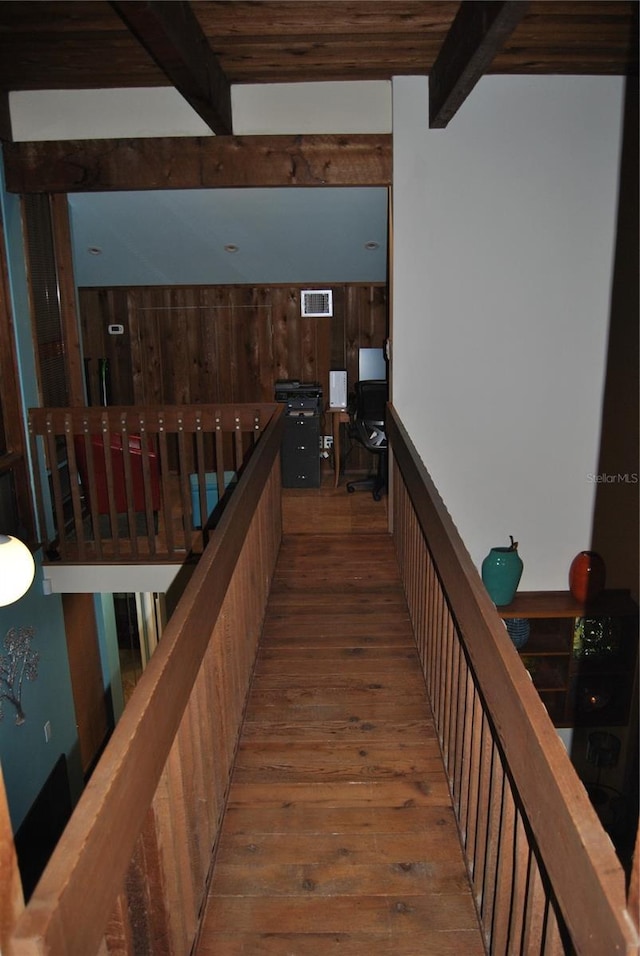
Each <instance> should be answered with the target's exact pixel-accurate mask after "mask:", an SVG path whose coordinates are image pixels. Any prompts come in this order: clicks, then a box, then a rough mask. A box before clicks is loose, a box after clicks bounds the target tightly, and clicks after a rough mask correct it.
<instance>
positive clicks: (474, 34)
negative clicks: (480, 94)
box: [429, 0, 529, 129]
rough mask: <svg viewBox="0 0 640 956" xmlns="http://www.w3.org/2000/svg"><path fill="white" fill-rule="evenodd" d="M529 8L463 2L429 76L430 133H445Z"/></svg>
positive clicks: (507, 0)
mask: <svg viewBox="0 0 640 956" xmlns="http://www.w3.org/2000/svg"><path fill="white" fill-rule="evenodd" d="M528 6H529V3H528V0H504V2H494V0H488V2H487V0H463V2H462V3H461V4H460V9H459V10H458V13H457V14H456V17H455V19H454V21H453V23H452V24H451V28H450V30H449V32H448V33H447V36H446V37H445V40H444V43H443V44H442V47H441V48H440V52H439V54H438V56H437V57H436V61H435V63H434V64H433V67H432V68H431V72H430V74H429V127H430V128H431V129H444V127H445V126H446V125H447V123H448V122H449V120H450V119H451V118H452V117H453V116H454V115H455V113H456V112H457V111H458V109H459V108H460V106H461V105H462V103H464V101H465V100H466V98H467V97H468V96H469V93H470V92H471V90H472V89H473V88H474V86H475V85H476V83H477V82H478V80H479V79H480V77H481V76H482V75H483V74H484V73H486V72H487V70H488V68H489V66H490V65H491V62H492V60H493V59H494V57H495V56H496V54H497V53H498V52H499V51H500V50H501V49H502V47H503V45H504V43H505V42H506V40H507V39H508V38H509V36H511V34H512V33H513V31H514V30H515V28H516V27H517V26H518V24H519V23H520V21H521V20H522V18H523V16H524V15H525V13H526V12H527V8H528Z"/></svg>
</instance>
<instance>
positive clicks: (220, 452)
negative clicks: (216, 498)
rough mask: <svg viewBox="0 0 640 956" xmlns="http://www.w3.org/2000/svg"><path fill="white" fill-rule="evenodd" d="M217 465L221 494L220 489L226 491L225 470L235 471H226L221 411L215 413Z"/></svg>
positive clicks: (217, 477)
mask: <svg viewBox="0 0 640 956" xmlns="http://www.w3.org/2000/svg"><path fill="white" fill-rule="evenodd" d="M214 420H215V465H216V480H217V482H218V493H219V494H221V492H220V489H221V488H222V489H224V473H225V470H228V471H232V470H233V469H231V468H229V469H226V467H225V461H224V434H223V431H222V412H221V411H220V409H216V412H215V419H214Z"/></svg>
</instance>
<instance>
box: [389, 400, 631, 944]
mask: <svg viewBox="0 0 640 956" xmlns="http://www.w3.org/2000/svg"><path fill="white" fill-rule="evenodd" d="M387 434H388V439H389V444H390V448H391V451H392V453H393V457H394V460H395V461H396V462H397V464H398V467H399V468H400V471H401V473H402V476H403V480H404V482H405V484H406V486H407V490H408V494H409V496H410V498H411V500H412V504H413V507H414V509H415V512H416V516H417V519H418V521H419V523H420V526H421V528H422V531H423V533H424V535H425V538H426V540H427V542H428V546H429V549H430V551H431V554H432V557H433V561H434V564H435V566H436V568H437V572H438V575H439V577H440V580H441V582H442V586H443V589H444V591H445V593H446V594H447V597H448V600H449V602H450V606H451V610H452V614H453V615H454V617H455V619H456V622H457V626H458V629H459V632H460V636H461V639H462V641H463V643H464V646H465V650H466V653H467V654H468V657H469V660H470V662H471V665H472V667H473V670H474V673H475V675H476V679H477V682H478V688H479V691H480V694H481V696H482V698H483V699H484V701H485V705H486V711H487V714H488V716H489V719H490V720H491V723H492V725H493V727H494V730H495V734H496V737H497V741H498V744H499V746H500V748H501V749H502V752H503V754H504V757H505V761H506V765H507V767H508V769H509V774H510V775H511V778H512V780H513V782H514V785H515V789H516V791H517V793H518V796H519V799H520V801H521V804H522V808H523V812H524V814H525V818H526V819H527V821H528V824H529V826H530V828H531V831H532V833H533V836H534V840H535V844H536V845H537V847H538V849H539V852H540V857H541V859H542V861H543V863H544V866H545V869H546V870H547V873H548V874H549V878H550V880H551V883H552V886H553V891H554V895H555V897H556V899H557V900H558V904H559V906H560V908H561V911H562V914H563V917H564V919H565V922H566V924H567V927H568V929H569V931H570V933H571V935H572V938H573V940H574V942H575V944H576V950H577V951H578V952H581V953H582V952H584V953H596V952H597V953H600V952H602V953H604V952H607V953H611V954H613V953H620V954H623V953H624V954H631V953H636V952H637V948H638V938H637V934H636V931H635V929H634V927H633V926H632V923H631V921H630V919H629V914H628V913H627V912H626V897H625V876H624V871H623V869H622V866H621V864H620V862H619V861H618V858H617V856H616V854H615V851H614V849H613V845H612V844H611V841H610V839H609V837H608V836H607V834H606V833H605V832H604V830H603V829H602V826H601V824H600V821H599V819H598V817H597V815H596V813H595V811H594V809H593V807H592V805H591V802H590V801H589V798H588V796H587V793H586V791H585V789H584V787H583V785H582V783H581V782H580V780H579V778H578V776H577V774H576V773H575V771H574V769H573V767H572V765H571V763H570V760H569V758H568V755H567V753H566V751H565V749H564V746H563V744H562V742H561V741H560V739H559V737H558V735H557V733H556V731H555V729H554V727H553V725H552V723H551V721H550V719H549V717H548V714H547V712H546V710H545V708H544V705H543V704H542V701H541V700H540V697H539V695H538V693H537V691H536V690H535V688H534V686H533V684H532V682H531V680H530V678H529V676H528V674H527V672H526V670H525V668H524V667H523V666H522V662H521V660H520V658H519V656H518V653H517V651H516V650H515V648H514V647H513V645H512V644H511V642H510V641H509V640H505V631H504V627H503V625H502V623H501V621H500V618H499V616H498V613H497V611H496V608H495V606H494V604H493V602H492V601H491V599H490V598H489V595H488V594H487V591H486V589H485V587H484V585H483V583H482V579H481V577H480V575H479V573H478V571H477V569H476V567H475V565H474V564H473V562H472V560H471V557H470V555H469V553H468V551H467V549H466V548H465V546H464V543H463V541H462V539H461V537H460V535H459V533H458V531H457V529H456V527H455V525H454V523H453V521H452V519H451V516H450V514H449V512H448V511H447V509H446V507H445V505H444V502H443V501H442V499H441V497H440V495H439V493H438V490H437V488H436V487H435V485H434V483H433V481H432V479H431V477H430V475H429V473H428V471H427V469H426V468H425V466H424V463H423V462H422V460H421V459H420V456H419V455H418V453H417V451H416V449H415V447H414V445H413V443H412V442H411V439H410V438H409V436H408V434H407V432H406V430H405V428H404V426H403V425H402V423H401V421H400V419H399V417H398V414H397V412H396V411H395V409H394V408H393V406H391V405H390V406H389V407H388V411H387ZM612 946H613V948H612Z"/></svg>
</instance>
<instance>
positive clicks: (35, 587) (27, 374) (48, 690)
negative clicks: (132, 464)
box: [0, 164, 82, 830]
mask: <svg viewBox="0 0 640 956" xmlns="http://www.w3.org/2000/svg"><path fill="white" fill-rule="evenodd" d="M0 165H1V164H0ZM0 210H1V213H2V223H3V227H4V235H5V242H6V247H7V265H8V269H9V282H10V291H11V304H12V310H13V318H14V323H15V328H16V339H17V343H16V344H17V350H18V356H19V365H20V386H21V389H22V400H23V404H24V407H25V408H28V407H29V406H30V405H36V404H38V401H37V387H36V375H35V363H34V356H33V349H32V346H31V328H30V320H29V301H28V295H27V283H26V273H25V264H24V255H23V244H22V223H21V215H20V201H19V199H18V197H17V196H13V195H10V194H8V193H7V192H6V191H5V188H4V177H3V171H2V170H1V169H0ZM0 530H1V529H0ZM40 557H41V556H40V554H36V555H35V558H36V574H35V578H34V582H33V584H32V586H31V588H30V590H29V591H28V592H27V594H26V595H25V596H24V597H23V598H22V599H21V600H20V601H17V602H16V603H15V604H12V605H10V606H9V607H2V608H0V654H5V648H4V640H5V636H6V634H7V632H8V631H9V630H10V629H11V628H13V627H33V628H34V638H33V641H32V645H31V646H32V649H33V650H34V651H36V652H37V653H38V655H39V658H40V660H39V665H38V675H37V678H36V680H34V681H24V683H23V689H22V706H23V709H24V712H25V714H26V720H25V722H24V723H23V724H21V725H20V726H17V725H16V723H15V710H14V708H13V707H12V706H11V705H10V704H8V703H7V702H6V701H5V702H4V707H3V710H4V717H3V719H2V720H0V763H1V764H2V772H3V775H4V780H5V787H6V790H7V798H8V802H9V812H10V814H11V821H12V824H13V827H14V830H15V829H17V828H18V827H19V826H20V824H21V822H22V821H23V819H24V817H25V816H26V813H27V811H28V810H29V808H30V807H31V805H32V803H33V801H34V800H35V798H36V797H37V795H38V793H39V791H40V789H41V788H42V786H43V784H44V782H45V781H46V779H47V777H48V776H49V774H50V772H51V770H52V769H53V766H54V764H55V763H56V761H57V759H58V757H59V756H60V754H61V753H64V754H66V756H67V762H68V770H69V777H70V783H71V795H72V799H73V800H74V801H75V800H76V799H77V797H78V796H79V794H80V791H81V789H82V769H81V764H80V755H79V750H78V735H77V729H76V718H75V710H74V705H73V695H72V690H71V679H70V674H69V662H68V657H67V645H66V638H65V629H64V617H63V613H62V601H61V598H60V596H59V595H55V594H53V595H48V596H45V595H44V594H43V591H42V569H41V565H40ZM47 721H49V722H50V724H51V739H50V741H49V743H47V742H46V741H45V735H44V725H45V723H46V722H47Z"/></svg>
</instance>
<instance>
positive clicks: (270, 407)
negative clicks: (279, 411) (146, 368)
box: [28, 402, 277, 434]
mask: <svg viewBox="0 0 640 956" xmlns="http://www.w3.org/2000/svg"><path fill="white" fill-rule="evenodd" d="M276 407H277V403H276V402H236V403H225V404H222V403H220V404H201V405H107V406H87V407H76V408H30V409H29V416H28V417H29V427H30V429H31V431H32V432H36V433H37V434H45V433H46V432H47V431H52V432H53V433H55V434H62V433H63V432H64V431H65V429H66V428H67V426H68V424H69V423H71V425H72V427H73V432H74V434H83V433H84V432H86V431H89V432H95V433H100V432H101V431H103V429H104V427H105V425H107V426H108V429H109V431H111V432H118V431H122V430H123V429H124V430H127V431H129V430H134V431H139V430H140V426H141V423H144V429H145V431H147V432H150V433H156V432H161V431H171V432H177V431H187V432H195V431H197V430H200V429H201V430H204V431H208V432H215V431H216V430H218V429H221V430H222V431H235V430H236V429H238V428H240V430H241V431H252V430H262V429H264V426H265V424H266V422H267V421H268V420H269V418H270V417H271V415H272V414H273V411H274V409H275V408H276Z"/></svg>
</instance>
